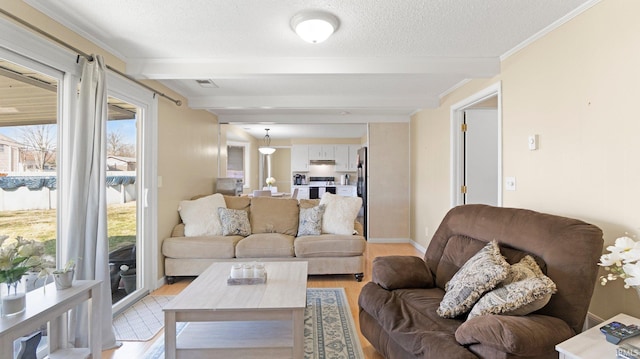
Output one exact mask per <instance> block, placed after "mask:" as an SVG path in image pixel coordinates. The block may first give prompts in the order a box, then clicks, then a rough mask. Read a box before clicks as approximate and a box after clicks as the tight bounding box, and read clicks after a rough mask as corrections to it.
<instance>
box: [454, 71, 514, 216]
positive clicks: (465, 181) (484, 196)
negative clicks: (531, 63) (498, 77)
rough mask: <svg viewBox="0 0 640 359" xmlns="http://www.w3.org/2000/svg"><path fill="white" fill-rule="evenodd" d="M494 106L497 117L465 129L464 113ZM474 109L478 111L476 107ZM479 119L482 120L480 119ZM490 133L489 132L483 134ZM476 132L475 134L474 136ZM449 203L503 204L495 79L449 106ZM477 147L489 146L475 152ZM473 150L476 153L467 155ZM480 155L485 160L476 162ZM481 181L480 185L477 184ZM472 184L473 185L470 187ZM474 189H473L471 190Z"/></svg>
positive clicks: (499, 97)
mask: <svg viewBox="0 0 640 359" xmlns="http://www.w3.org/2000/svg"><path fill="white" fill-rule="evenodd" d="M484 109H490V110H494V111H495V112H494V113H495V116H496V117H497V118H494V119H492V120H491V121H483V120H482V118H478V120H476V118H475V117H474V120H473V121H474V122H476V124H478V123H479V124H480V125H481V126H485V127H484V128H483V129H482V130H483V131H482V132H485V135H483V134H482V133H481V132H475V133H471V132H467V130H468V124H467V121H466V120H465V114H467V115H468V114H470V113H472V112H473V114H474V115H475V114H477V113H480V112H479V111H482V110H484ZM476 110H477V111H476ZM481 121H482V122H481ZM487 133H490V134H491V135H490V136H486V134H487ZM474 134H475V137H473V136H474ZM451 137H452V138H451V178H452V181H451V206H452V207H454V206H458V205H462V204H467V203H485V204H491V205H495V206H502V89H501V83H500V82H498V83H496V84H494V85H492V86H489V87H487V88H486V89H484V90H482V91H480V92H478V93H476V94H474V95H472V96H470V97H468V98H466V99H464V100H462V101H460V102H458V103H456V104H454V105H453V106H451ZM478 148H490V150H489V151H485V152H482V154H481V155H480V156H478V153H479V152H478V150H477V149H478ZM470 153H473V154H474V155H476V156H475V158H474V156H469V155H468V154H470ZM479 159H481V160H482V161H484V162H485V163H484V164H482V165H479V163H478V161H479ZM478 184H480V185H478ZM471 185H472V186H473V188H472V187H471ZM474 191H475V192H474Z"/></svg>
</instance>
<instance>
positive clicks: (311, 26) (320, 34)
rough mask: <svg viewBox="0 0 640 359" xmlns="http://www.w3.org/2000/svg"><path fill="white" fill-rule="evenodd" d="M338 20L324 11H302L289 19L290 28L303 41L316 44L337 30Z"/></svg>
mask: <svg viewBox="0 0 640 359" xmlns="http://www.w3.org/2000/svg"><path fill="white" fill-rule="evenodd" d="M338 24H339V21H338V18H337V17H335V16H334V15H332V14H329V13H328V12H324V11H303V12H300V13H298V14H296V15H295V16H294V17H293V18H291V28H292V29H293V31H295V32H296V34H298V36H300V37H301V38H302V39H303V40H304V41H306V42H310V43H312V44H318V43H321V42H323V41H324V40H326V39H328V38H329V36H331V34H333V33H334V32H335V31H336V30H338Z"/></svg>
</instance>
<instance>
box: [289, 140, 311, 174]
mask: <svg viewBox="0 0 640 359" xmlns="http://www.w3.org/2000/svg"><path fill="white" fill-rule="evenodd" d="M308 171H309V145H293V146H291V172H308Z"/></svg>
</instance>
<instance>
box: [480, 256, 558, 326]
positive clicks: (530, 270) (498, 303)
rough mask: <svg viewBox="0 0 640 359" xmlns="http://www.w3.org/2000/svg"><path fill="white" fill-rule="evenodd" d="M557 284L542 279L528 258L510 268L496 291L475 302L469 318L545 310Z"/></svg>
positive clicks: (538, 269) (543, 277) (541, 275)
mask: <svg viewBox="0 0 640 359" xmlns="http://www.w3.org/2000/svg"><path fill="white" fill-rule="evenodd" d="M555 291H556V285H555V284H554V283H553V281H552V280H551V279H549V277H547V276H545V275H544V274H543V273H542V270H540V267H538V264H537V263H536V261H535V260H534V259H533V258H532V257H531V256H525V257H524V258H522V260H521V261H520V262H518V263H516V264H513V265H512V266H511V268H509V274H508V275H507V278H505V280H504V281H502V283H500V284H499V285H498V286H497V287H496V288H495V289H493V290H491V291H490V292H488V293H485V295H483V296H482V298H480V300H478V302H477V303H476V304H475V305H474V306H473V308H472V309H471V312H470V313H469V317H468V319H471V318H474V317H477V316H480V315H486V314H506V315H527V314H529V313H532V312H535V311H536V310H538V309H540V308H542V307H544V306H545V305H546V304H547V303H549V300H550V299H551V295H552V294H553V293H555Z"/></svg>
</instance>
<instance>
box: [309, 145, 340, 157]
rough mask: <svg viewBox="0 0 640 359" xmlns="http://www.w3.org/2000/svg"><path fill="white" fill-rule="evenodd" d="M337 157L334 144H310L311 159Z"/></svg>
mask: <svg viewBox="0 0 640 359" xmlns="http://www.w3.org/2000/svg"><path fill="white" fill-rule="evenodd" d="M333 159H335V154H334V145H309V160H311V161H315V160H333Z"/></svg>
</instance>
